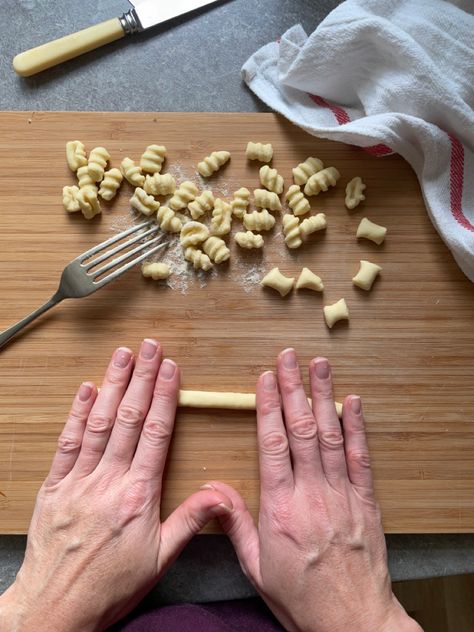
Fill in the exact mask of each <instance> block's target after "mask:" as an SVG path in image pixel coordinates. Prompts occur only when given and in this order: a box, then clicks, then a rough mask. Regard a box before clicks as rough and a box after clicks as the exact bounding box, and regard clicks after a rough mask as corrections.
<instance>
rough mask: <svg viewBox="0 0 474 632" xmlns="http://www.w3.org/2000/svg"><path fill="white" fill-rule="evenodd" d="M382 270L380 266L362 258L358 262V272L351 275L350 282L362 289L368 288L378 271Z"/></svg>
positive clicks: (370, 286)
mask: <svg viewBox="0 0 474 632" xmlns="http://www.w3.org/2000/svg"><path fill="white" fill-rule="evenodd" d="M381 271H382V268H381V267H380V266H378V265H377V264H375V263H371V262H370V261H364V260H363V259H362V260H361V262H360V268H359V272H358V273H357V274H356V275H355V277H353V279H352V283H353V284H354V285H357V287H360V288H361V289H362V290H367V291H368V290H370V289H371V288H372V285H373V283H374V281H375V279H376V278H377V276H378V274H379V272H381Z"/></svg>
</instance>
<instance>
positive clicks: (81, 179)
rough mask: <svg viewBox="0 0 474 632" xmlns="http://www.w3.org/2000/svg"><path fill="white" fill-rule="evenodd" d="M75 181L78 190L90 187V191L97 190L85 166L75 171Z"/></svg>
mask: <svg viewBox="0 0 474 632" xmlns="http://www.w3.org/2000/svg"><path fill="white" fill-rule="evenodd" d="M77 181H78V184H79V188H80V189H85V188H86V187H92V189H95V190H97V186H96V184H95V182H94V180H93V179H92V178H91V177H90V175H89V168H88V166H87V165H84V166H82V167H79V169H78V170H77Z"/></svg>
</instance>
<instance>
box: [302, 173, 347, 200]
mask: <svg viewBox="0 0 474 632" xmlns="http://www.w3.org/2000/svg"><path fill="white" fill-rule="evenodd" d="M340 177H341V174H340V173H339V171H338V170H337V169H336V167H326V169H323V170H322V171H318V173H315V174H314V175H313V176H311V177H310V178H309V180H308V182H307V183H306V186H305V188H304V192H305V194H306V195H318V193H320V192H321V191H327V190H328V189H329V187H330V186H331V187H335V186H336V182H337V181H338V180H339V178H340Z"/></svg>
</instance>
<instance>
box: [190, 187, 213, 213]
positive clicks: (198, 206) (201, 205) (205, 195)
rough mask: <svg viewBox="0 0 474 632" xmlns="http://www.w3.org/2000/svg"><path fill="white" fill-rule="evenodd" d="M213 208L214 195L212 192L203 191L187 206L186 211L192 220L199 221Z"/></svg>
mask: <svg viewBox="0 0 474 632" xmlns="http://www.w3.org/2000/svg"><path fill="white" fill-rule="evenodd" d="M213 208H214V195H213V193H212V191H203V192H202V193H201V195H199V196H198V197H197V198H196V199H195V200H193V201H192V202H190V203H189V204H188V209H189V212H190V214H191V217H192V218H193V219H199V218H200V217H202V216H203V215H205V214H206V213H207V212H208V211H212V209H213Z"/></svg>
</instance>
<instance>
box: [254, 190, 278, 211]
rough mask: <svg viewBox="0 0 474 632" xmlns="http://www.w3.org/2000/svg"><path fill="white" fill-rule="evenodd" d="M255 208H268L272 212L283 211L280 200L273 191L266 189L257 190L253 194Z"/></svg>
mask: <svg viewBox="0 0 474 632" xmlns="http://www.w3.org/2000/svg"><path fill="white" fill-rule="evenodd" d="M253 196H254V201H255V206H256V207H257V208H266V209H269V210H270V211H281V202H280V198H279V197H278V195H277V194H276V193H273V191H267V190H266V189H255V190H254V192H253Z"/></svg>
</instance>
